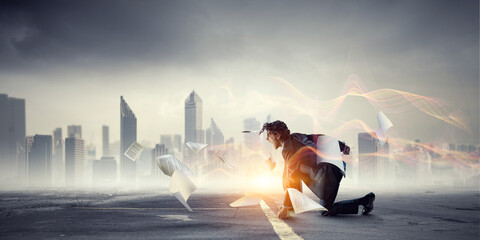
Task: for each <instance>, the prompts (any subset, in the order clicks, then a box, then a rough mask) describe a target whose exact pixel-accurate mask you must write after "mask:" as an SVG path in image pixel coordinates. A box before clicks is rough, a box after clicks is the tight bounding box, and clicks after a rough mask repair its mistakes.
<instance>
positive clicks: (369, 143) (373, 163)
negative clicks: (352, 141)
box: [358, 132, 394, 184]
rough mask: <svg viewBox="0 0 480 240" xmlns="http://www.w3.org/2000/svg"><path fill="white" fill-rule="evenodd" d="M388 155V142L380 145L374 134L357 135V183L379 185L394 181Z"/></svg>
mask: <svg viewBox="0 0 480 240" xmlns="http://www.w3.org/2000/svg"><path fill="white" fill-rule="evenodd" d="M389 154H390V150H389V144H388V142H385V143H384V144H383V145H381V144H380V142H379V141H378V138H377V137H376V135H375V133H374V132H370V133H358V171H359V173H358V177H359V182H370V183H376V184H380V183H385V182H386V181H389V180H390V181H391V180H394V175H393V174H391V173H390V169H391V168H390V157H389Z"/></svg>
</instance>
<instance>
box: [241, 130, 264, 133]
mask: <svg viewBox="0 0 480 240" xmlns="http://www.w3.org/2000/svg"><path fill="white" fill-rule="evenodd" d="M259 132H260V130H245V131H242V133H259Z"/></svg>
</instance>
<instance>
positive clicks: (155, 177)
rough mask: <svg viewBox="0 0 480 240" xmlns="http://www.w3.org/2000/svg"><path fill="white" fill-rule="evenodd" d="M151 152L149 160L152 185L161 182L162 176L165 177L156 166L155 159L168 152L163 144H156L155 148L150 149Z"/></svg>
mask: <svg viewBox="0 0 480 240" xmlns="http://www.w3.org/2000/svg"><path fill="white" fill-rule="evenodd" d="M151 151H152V154H151V157H152V161H151V166H152V167H151V171H152V172H151V176H152V183H153V184H154V185H158V184H160V183H162V178H165V174H163V172H162V170H160V168H159V167H158V166H157V162H156V159H157V157H160V156H162V155H165V154H168V150H167V149H166V148H165V145H164V144H156V145H155V148H154V149H152V150H151Z"/></svg>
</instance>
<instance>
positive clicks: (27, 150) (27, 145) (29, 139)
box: [25, 136, 33, 180]
mask: <svg viewBox="0 0 480 240" xmlns="http://www.w3.org/2000/svg"><path fill="white" fill-rule="evenodd" d="M32 144H33V136H26V137H25V166H26V167H25V176H27V177H28V157H29V155H30V150H31V149H32ZM27 180H28V179H27Z"/></svg>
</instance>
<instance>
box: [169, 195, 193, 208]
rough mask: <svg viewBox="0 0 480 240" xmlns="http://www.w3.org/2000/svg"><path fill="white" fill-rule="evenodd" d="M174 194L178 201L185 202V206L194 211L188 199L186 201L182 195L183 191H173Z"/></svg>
mask: <svg viewBox="0 0 480 240" xmlns="http://www.w3.org/2000/svg"><path fill="white" fill-rule="evenodd" d="M173 196H175V197H176V198H177V199H178V201H180V202H181V203H182V204H183V206H184V207H185V208H186V209H188V211H190V212H193V210H192V208H191V207H190V205H188V203H187V201H185V199H183V196H182V194H181V193H179V192H176V193H173Z"/></svg>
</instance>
